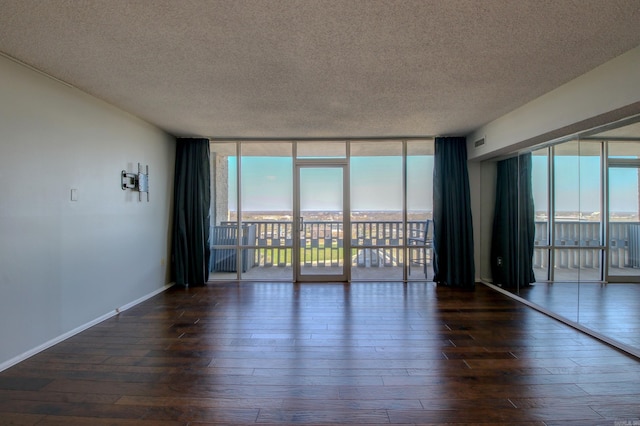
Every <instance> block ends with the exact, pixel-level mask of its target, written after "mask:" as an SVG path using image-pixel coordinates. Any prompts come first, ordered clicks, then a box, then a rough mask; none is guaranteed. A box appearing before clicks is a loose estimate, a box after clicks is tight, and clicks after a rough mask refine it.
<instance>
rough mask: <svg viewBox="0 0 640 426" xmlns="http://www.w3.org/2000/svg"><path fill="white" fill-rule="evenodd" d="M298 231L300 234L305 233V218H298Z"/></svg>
mask: <svg viewBox="0 0 640 426" xmlns="http://www.w3.org/2000/svg"><path fill="white" fill-rule="evenodd" d="M298 230H299V231H300V232H302V231H304V218H303V217H302V216H300V217H299V218H298Z"/></svg>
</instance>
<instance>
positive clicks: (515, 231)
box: [491, 153, 535, 290]
mask: <svg viewBox="0 0 640 426" xmlns="http://www.w3.org/2000/svg"><path fill="white" fill-rule="evenodd" d="M534 244H535V207H534V203H533V189H532V181H531V153H527V154H524V155H520V156H518V157H513V158H509V159H507V160H502V161H499V162H498V165H497V180H496V202H495V209H494V216H493V232H492V238H491V274H492V275H493V283H494V284H499V285H501V286H502V287H504V288H509V289H515V290H517V289H519V288H522V287H526V286H528V285H529V284H531V283H532V282H535V275H534V273H533V250H534Z"/></svg>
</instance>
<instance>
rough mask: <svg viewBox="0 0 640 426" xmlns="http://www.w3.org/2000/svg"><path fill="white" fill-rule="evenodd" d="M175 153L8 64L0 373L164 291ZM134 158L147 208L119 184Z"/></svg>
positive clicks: (144, 128)
mask: <svg viewBox="0 0 640 426" xmlns="http://www.w3.org/2000/svg"><path fill="white" fill-rule="evenodd" d="M174 155H175V139H174V138H173V137H171V136H169V135H168V134H166V133H164V132H162V131H160V130H159V129H157V128H155V127H153V126H151V125H149V124H147V123H146V122H144V121H142V120H139V119H137V118H135V117H133V116H131V115H129V114H127V113H125V112H123V111H121V110H118V109H116V108H114V107H113V106H110V105H108V104H106V103H104V102H102V101H100V100H98V99H96V98H94V97H91V96H89V95H87V94H85V93H83V92H81V91H79V90H77V89H74V88H71V87H68V86H66V85H64V84H61V83H59V82H57V81H55V80H52V79H50V78H48V77H46V76H44V75H42V74H39V73H37V72H35V71H32V70H30V69H28V68H26V67H24V66H22V65H19V64H17V63H15V62H13V61H10V60H8V59H7V58H4V57H0V194H1V196H0V200H1V201H0V370H1V369H2V368H1V367H3V366H4V367H7V366H9V365H11V364H12V363H13V362H15V361H16V360H18V358H20V357H22V356H23V355H25V354H28V353H29V352H30V351H33V350H34V349H36V348H38V347H41V346H42V345H46V344H47V342H50V341H52V340H55V339H57V338H58V337H60V336H62V335H64V334H66V333H69V332H71V331H72V330H74V329H77V328H79V327H82V326H83V325H85V324H87V323H89V322H91V321H93V320H95V319H97V318H100V317H102V316H105V315H108V314H110V313H113V312H114V310H115V309H117V308H120V307H123V306H124V305H127V304H129V303H131V302H133V301H135V300H137V299H140V298H142V297H145V296H146V295H149V294H151V293H154V292H157V291H159V290H161V289H162V288H163V287H164V286H165V284H167V282H168V275H167V270H168V268H167V266H166V265H167V264H168V259H169V258H168V256H169V232H170V211H171V207H170V205H171V201H172V187H173V169H174ZM138 162H141V163H143V164H148V165H149V168H150V179H149V180H150V202H147V201H146V199H145V200H144V201H142V202H140V201H138V193H134V192H132V191H129V190H128V191H123V190H122V189H121V188H120V172H121V171H122V170H123V169H126V170H127V171H132V172H133V171H137V163H138ZM72 188H75V189H77V193H78V200H77V201H71V197H70V192H71V189H72Z"/></svg>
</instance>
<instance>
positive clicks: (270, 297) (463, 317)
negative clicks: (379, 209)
mask: <svg viewBox="0 0 640 426" xmlns="http://www.w3.org/2000/svg"><path fill="white" fill-rule="evenodd" d="M638 401H640V362H639V361H638V360H637V359H635V358H631V357H629V356H626V355H624V354H622V353H620V352H618V351H616V350H614V349H612V348H611V347H609V346H607V345H604V344H602V343H600V342H599V341H597V340H595V339H593V338H591V337H589V336H587V335H585V334H583V333H581V332H579V331H576V330H574V329H572V328H570V327H568V326H566V325H564V324H562V323H560V322H558V321H555V320H553V319H552V318H549V317H547V316H545V315H543V314H541V313H539V312H537V311H535V310H533V309H531V308H529V307H527V306H525V305H524V304H521V303H518V302H516V301H514V300H512V299H510V298H508V297H507V296H505V295H503V294H501V293H499V292H497V291H494V290H492V289H490V288H488V287H486V286H484V285H478V286H477V289H476V291H475V292H465V291H459V290H455V289H449V288H438V287H436V286H435V285H434V284H433V283H408V284H407V283H405V284H403V283H380V282H379V283H357V284H354V283H352V284H350V285H349V284H322V283H321V284H306V285H303V284H292V283H237V282H227V283H212V284H210V285H208V286H206V287H200V288H190V289H183V288H172V289H170V290H168V291H166V292H165V293H163V294H160V295H158V296H156V297H153V298H152V299H149V300H148V301H146V302H143V303H142V304H140V305H138V306H136V307H134V308H132V309H130V310H128V311H125V312H123V313H121V314H120V315H118V316H117V317H114V318H111V319H109V320H107V321H104V322H103V323H101V324H99V325H96V326H94V327H92V328H90V329H88V330H86V331H84V332H82V333H80V334H78V335H76V336H74V337H72V338H70V339H68V340H66V341H65V342H62V343H60V344H58V345H56V346H54V347H52V348H50V349H48V350H46V351H44V352H42V353H40V354H38V355H36V356H33V357H32V358H30V359H28V360H26V361H24V362H22V363H20V364H18V365H16V366H14V367H12V368H9V369H7V370H5V371H4V372H2V373H0V424H3V425H5V424H20V425H67V426H68V425H154V426H164V425H184V426H186V425H191V426H194V425H201V426H202V425H213V424H242V425H246V424H254V423H260V424H277V425H286V424H307V425H312V424H317V425H319V424H324V425H326V424H369V425H372V424H395V425H401V424H402V425H406V424H423V425H427V424H431V425H443V424H474V425H476V424H483V425H491V424H493V425H510V426H513V425H540V426H542V425H561V424H562V425H565V424H571V425H581V426H585V425H587V426H588V425H603V424H608V425H613V424H614V421H629V422H630V421H634V420H635V421H640V420H639V419H640V405H639V404H638ZM624 424H627V423H624Z"/></svg>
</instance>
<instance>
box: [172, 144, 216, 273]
mask: <svg viewBox="0 0 640 426" xmlns="http://www.w3.org/2000/svg"><path fill="white" fill-rule="evenodd" d="M209 157H210V149H209V140H208V139H178V140H177V141H176V167H175V177H174V192H173V197H174V198H173V199H174V208H173V212H174V213H173V215H174V216H173V256H172V258H173V275H174V280H175V283H176V284H178V285H181V286H200V285H204V284H206V282H207V281H208V280H209V256H210V253H211V247H210V244H209V228H210V207H211V206H210V205H211V176H210V170H209V169H210V162H209Z"/></svg>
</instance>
